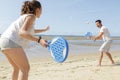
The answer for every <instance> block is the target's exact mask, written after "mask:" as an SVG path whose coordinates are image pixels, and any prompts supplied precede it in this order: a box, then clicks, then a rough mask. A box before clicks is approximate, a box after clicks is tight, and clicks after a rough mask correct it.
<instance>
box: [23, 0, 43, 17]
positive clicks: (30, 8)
mask: <svg viewBox="0 0 120 80" xmlns="http://www.w3.org/2000/svg"><path fill="white" fill-rule="evenodd" d="M37 8H40V9H41V3H40V2H39V1H37V0H32V1H25V2H24V4H23V6H22V9H21V15H23V14H36V12H35V11H36V9H37Z"/></svg>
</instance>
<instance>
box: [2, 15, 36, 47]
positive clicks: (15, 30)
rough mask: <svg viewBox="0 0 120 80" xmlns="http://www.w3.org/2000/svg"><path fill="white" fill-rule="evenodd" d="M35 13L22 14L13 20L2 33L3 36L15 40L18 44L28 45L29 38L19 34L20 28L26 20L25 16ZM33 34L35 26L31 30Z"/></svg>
mask: <svg viewBox="0 0 120 80" xmlns="http://www.w3.org/2000/svg"><path fill="white" fill-rule="evenodd" d="M30 15H33V14H24V15H22V16H20V17H19V18H18V19H17V20H16V21H15V22H13V23H12V24H11V25H10V26H9V28H8V29H7V30H6V31H5V32H4V33H3V34H2V35H1V37H5V38H8V39H10V40H12V41H13V42H15V43H16V44H18V45H20V46H21V47H28V46H29V40H27V39H24V38H21V37H20V36H19V30H20V28H21V27H22V25H23V24H24V22H25V18H26V17H27V16H30ZM29 33H30V34H31V35H34V26H33V27H32V28H31V29H30V30H29Z"/></svg>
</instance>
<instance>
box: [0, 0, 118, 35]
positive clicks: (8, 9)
mask: <svg viewBox="0 0 120 80" xmlns="http://www.w3.org/2000/svg"><path fill="white" fill-rule="evenodd" d="M24 1H25V0H1V2H0V33H3V32H4V31H5V30H6V29H7V28H8V27H9V25H10V24H11V23H12V22H13V21H15V20H16V19H17V18H19V16H20V12H21V7H22V5H23V2H24ZM39 1H40V2H41V4H42V15H41V17H40V18H39V19H36V24H35V28H37V29H42V28H45V26H47V25H49V26H50V30H49V31H47V32H45V33H41V34H45V35H78V36H79V35H84V34H85V33H86V32H92V33H93V34H95V35H97V33H98V32H99V29H98V28H97V27H96V25H95V20H97V19H101V20H102V22H103V25H104V26H106V27H107V28H108V29H109V30H110V32H111V35H112V36H120V0H39Z"/></svg>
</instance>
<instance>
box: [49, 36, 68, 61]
mask: <svg viewBox="0 0 120 80" xmlns="http://www.w3.org/2000/svg"><path fill="white" fill-rule="evenodd" d="M48 50H49V51H50V53H51V55H52V57H53V59H54V60H55V61H56V62H59V63H62V62H64V61H65V60H66V58H67V56H68V52H69V46H68V42H67V41H66V40H65V39H64V38H63V37H55V38H54V39H53V40H51V41H48Z"/></svg>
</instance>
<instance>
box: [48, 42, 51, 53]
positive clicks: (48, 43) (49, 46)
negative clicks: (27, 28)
mask: <svg viewBox="0 0 120 80" xmlns="http://www.w3.org/2000/svg"><path fill="white" fill-rule="evenodd" d="M47 43H48V46H47V48H48V51H50V46H49V45H50V43H51V41H47Z"/></svg>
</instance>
